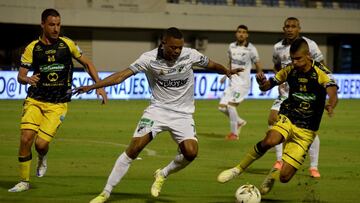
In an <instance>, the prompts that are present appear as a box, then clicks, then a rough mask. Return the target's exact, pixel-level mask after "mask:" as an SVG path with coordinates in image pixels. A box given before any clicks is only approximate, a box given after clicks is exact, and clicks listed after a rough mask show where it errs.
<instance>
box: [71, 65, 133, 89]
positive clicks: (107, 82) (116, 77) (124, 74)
mask: <svg viewBox="0 0 360 203" xmlns="http://www.w3.org/2000/svg"><path fill="white" fill-rule="evenodd" d="M132 75H134V72H133V71H132V70H131V69H130V68H127V69H125V70H122V71H119V72H116V73H113V74H111V75H110V76H108V77H106V78H104V79H103V80H100V81H99V82H96V83H95V84H93V85H90V86H82V87H78V88H76V89H75V93H76V94H82V93H84V92H88V91H90V90H93V89H98V88H102V87H107V86H111V85H115V84H119V83H121V82H122V81H124V80H126V79H127V78H128V77H130V76H132Z"/></svg>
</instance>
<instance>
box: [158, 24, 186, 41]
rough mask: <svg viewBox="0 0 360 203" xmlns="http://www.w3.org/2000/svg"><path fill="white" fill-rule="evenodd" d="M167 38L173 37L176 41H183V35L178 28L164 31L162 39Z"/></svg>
mask: <svg viewBox="0 0 360 203" xmlns="http://www.w3.org/2000/svg"><path fill="white" fill-rule="evenodd" d="M165 37H173V38H175V39H182V38H183V33H182V32H181V31H180V30H179V29H177V28H176V27H170V28H168V29H166V30H165V31H164V33H163V35H162V39H164V38H165Z"/></svg>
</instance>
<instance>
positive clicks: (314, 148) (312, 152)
mask: <svg viewBox="0 0 360 203" xmlns="http://www.w3.org/2000/svg"><path fill="white" fill-rule="evenodd" d="M319 151H320V139H319V136H318V135H316V137H315V138H314V141H313V143H312V144H311V145H310V149H309V156H310V167H314V168H317V167H318V163H319Z"/></svg>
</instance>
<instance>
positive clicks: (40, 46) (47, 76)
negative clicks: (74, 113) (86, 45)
mask: <svg viewBox="0 0 360 203" xmlns="http://www.w3.org/2000/svg"><path fill="white" fill-rule="evenodd" d="M81 55H82V51H81V50H80V48H79V47H78V46H77V45H76V44H75V42H73V41H72V40H71V39H69V38H66V37H59V39H58V40H57V41H56V43H54V44H51V45H46V44H44V43H43V42H41V40H40V39H38V40H34V41H33V42H31V43H30V44H29V45H28V46H27V47H26V48H25V51H24V53H23V54H22V56H21V66H22V67H24V68H28V69H32V70H33V71H34V74H40V81H39V82H38V83H37V85H36V86H30V88H29V90H28V97H31V98H34V99H37V100H40V101H45V102H52V103H59V102H60V103H63V102H68V101H70V100H71V94H70V93H69V92H71V91H69V90H70V89H71V84H72V75H73V66H74V65H73V63H72V57H74V58H79V57H81Z"/></svg>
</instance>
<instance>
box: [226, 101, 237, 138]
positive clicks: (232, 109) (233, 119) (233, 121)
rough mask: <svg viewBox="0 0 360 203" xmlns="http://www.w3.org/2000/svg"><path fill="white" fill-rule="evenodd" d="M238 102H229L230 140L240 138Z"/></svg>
mask: <svg viewBox="0 0 360 203" xmlns="http://www.w3.org/2000/svg"><path fill="white" fill-rule="evenodd" d="M237 105H238V104H237V103H229V104H228V106H227V108H228V111H229V118H230V135H228V137H227V139H228V140H238V139H239V135H238V117H239V116H238V113H237V110H236V107H237Z"/></svg>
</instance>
